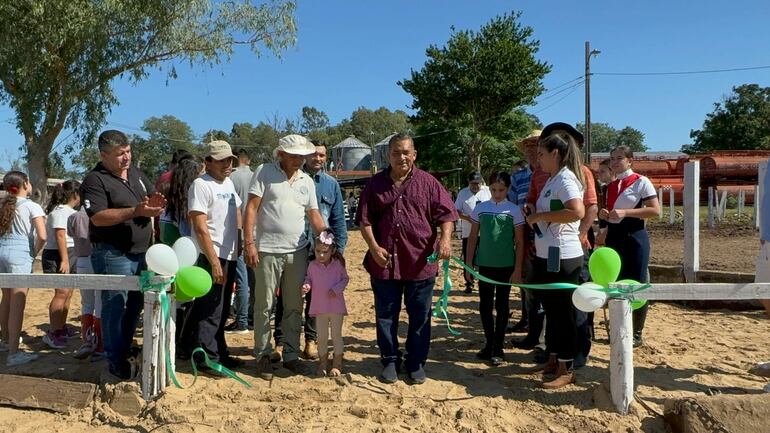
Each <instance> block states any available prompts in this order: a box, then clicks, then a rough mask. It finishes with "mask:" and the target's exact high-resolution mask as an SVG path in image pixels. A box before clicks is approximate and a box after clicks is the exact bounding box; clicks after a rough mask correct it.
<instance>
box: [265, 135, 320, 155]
mask: <svg viewBox="0 0 770 433" xmlns="http://www.w3.org/2000/svg"><path fill="white" fill-rule="evenodd" d="M279 151H283V152H286V153H290V154H292V155H302V156H307V155H312V154H314V153H315V146H314V145H313V143H311V142H310V140H308V139H307V138H305V137H303V136H301V135H299V134H290V135H287V136H286V137H283V138H281V139H280V140H278V147H276V148H275V149H273V157H277V156H278V152H279Z"/></svg>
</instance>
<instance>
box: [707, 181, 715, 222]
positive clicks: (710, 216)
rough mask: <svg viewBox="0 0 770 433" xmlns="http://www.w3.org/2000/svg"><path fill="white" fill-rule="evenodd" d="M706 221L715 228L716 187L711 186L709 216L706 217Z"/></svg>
mask: <svg viewBox="0 0 770 433" xmlns="http://www.w3.org/2000/svg"><path fill="white" fill-rule="evenodd" d="M706 223H707V224H708V228H710V229H713V228H714V187H713V186H710V187H709V195H708V217H707V219H706Z"/></svg>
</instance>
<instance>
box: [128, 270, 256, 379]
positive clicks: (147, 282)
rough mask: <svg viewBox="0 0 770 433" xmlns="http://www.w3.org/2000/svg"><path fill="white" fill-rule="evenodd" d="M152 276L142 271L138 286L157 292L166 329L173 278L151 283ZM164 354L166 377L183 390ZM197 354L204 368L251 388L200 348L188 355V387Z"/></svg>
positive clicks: (195, 370) (194, 371) (148, 272)
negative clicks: (189, 372) (190, 366)
mask: <svg viewBox="0 0 770 433" xmlns="http://www.w3.org/2000/svg"><path fill="white" fill-rule="evenodd" d="M154 276H155V273H154V272H151V271H142V273H141V275H140V277H139V284H140V287H141V291H142V293H144V292H148V291H153V292H158V295H159V296H158V297H159V298H160V310H161V315H162V320H163V323H164V325H166V329H168V324H169V322H170V321H171V307H170V305H169V304H170V302H169V297H168V289H169V287H170V286H171V284H172V283H173V282H174V277H173V276H172V277H171V278H170V279H169V280H168V281H163V282H160V283H153V282H152V277H154ZM165 341H167V340H166V339H164V342H165ZM145 343H146V342H145ZM164 344H165V343H164ZM165 352H166V371H167V372H168V375H169V377H170V378H171V382H172V383H173V384H174V385H175V386H176V387H177V388H179V389H184V387H183V386H182V384H181V383H180V382H179V379H178V378H177V377H176V372H175V371H174V368H173V366H172V363H171V350H170V348H168V347H166V350H165ZM199 352H200V353H203V359H204V362H205V363H206V366H208V367H209V368H211V369H212V370H214V371H216V372H217V373H220V374H222V375H224V376H228V377H230V378H232V379H235V380H236V381H238V382H240V383H242V384H243V385H245V386H246V387H247V388H251V384H250V383H249V382H247V381H246V380H244V379H242V378H241V377H240V376H238V375H237V374H236V373H235V372H234V371H232V370H230V369H229V368H227V367H225V366H224V365H222V364H219V363H217V362H214V361H212V360H211V359H210V358H209V355H208V354H207V353H206V351H205V350H204V349H203V348H202V347H198V348H196V349H195V350H193V352H192V354H191V355H190V363H191V364H192V370H193V381H192V383H191V384H190V385H189V386H193V385H195V382H196V381H197V380H198V367H197V365H195V354H196V353H199Z"/></svg>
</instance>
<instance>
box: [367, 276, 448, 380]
mask: <svg viewBox="0 0 770 433" xmlns="http://www.w3.org/2000/svg"><path fill="white" fill-rule="evenodd" d="M371 281H372V291H373V292H374V311H375V315H376V317H377V346H378V347H379V348H380V357H381V362H382V365H385V366H387V365H388V364H391V363H394V362H395V363H396V367H397V368H399V367H400V366H401V357H402V353H401V351H400V350H399V348H398V317H399V315H400V314H401V301H402V298H403V302H404V305H405V306H406V314H407V316H408V317H409V329H408V331H407V334H406V371H407V373H411V372H413V371H417V370H418V369H419V368H420V367H422V366H423V365H425V361H427V359H428V350H429V349H430V325H431V323H430V321H431V317H432V313H433V308H432V302H433V285H434V284H435V282H436V278H435V277H434V278H428V279H426V280H419V281H402V280H380V279H376V278H372V279H371Z"/></svg>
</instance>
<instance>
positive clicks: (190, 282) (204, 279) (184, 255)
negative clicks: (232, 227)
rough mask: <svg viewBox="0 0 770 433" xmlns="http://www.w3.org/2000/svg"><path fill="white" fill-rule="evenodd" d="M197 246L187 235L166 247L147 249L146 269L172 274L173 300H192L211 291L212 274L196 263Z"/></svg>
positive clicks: (161, 273)
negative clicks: (174, 298) (174, 286)
mask: <svg viewBox="0 0 770 433" xmlns="http://www.w3.org/2000/svg"><path fill="white" fill-rule="evenodd" d="M198 255H199V251H198V247H197V246H196V245H195V243H194V242H193V241H192V238H190V237H189V236H183V237H181V238H179V239H177V240H176V242H174V245H173V246H171V247H169V246H168V245H164V244H155V245H153V246H151V247H150V248H149V249H148V250H147V254H146V255H145V260H146V261H147V268H148V269H149V270H151V271H153V272H155V273H156V274H159V275H168V276H171V275H175V276H176V278H175V283H176V293H175V294H176V300H177V301H180V302H188V301H192V300H193V299H195V298H200V297H201V296H203V295H205V294H206V293H208V292H209V290H211V284H212V281H211V275H209V273H208V272H207V271H206V270H205V269H203V268H201V267H199V266H195V262H197V260H198Z"/></svg>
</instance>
